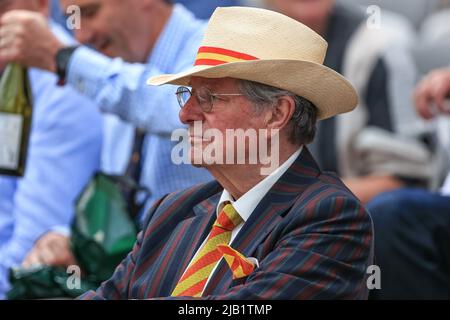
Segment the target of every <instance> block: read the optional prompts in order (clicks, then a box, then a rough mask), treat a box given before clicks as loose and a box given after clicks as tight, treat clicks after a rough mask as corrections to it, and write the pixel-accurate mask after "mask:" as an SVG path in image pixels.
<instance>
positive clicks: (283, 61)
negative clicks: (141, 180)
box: [148, 7, 358, 119]
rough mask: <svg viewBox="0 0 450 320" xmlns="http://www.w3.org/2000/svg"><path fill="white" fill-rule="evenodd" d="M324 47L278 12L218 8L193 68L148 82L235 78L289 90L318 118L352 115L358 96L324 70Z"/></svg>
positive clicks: (341, 79)
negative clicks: (307, 103) (315, 110)
mask: <svg viewBox="0 0 450 320" xmlns="http://www.w3.org/2000/svg"><path fill="white" fill-rule="evenodd" d="M326 51H327V42H326V41H325V40H324V39H323V38H322V37H320V36H319V35H318V34H317V33H315V32H314V31H313V30H311V29H310V28H308V27H306V26H305V25H303V24H302V23H300V22H298V21H296V20H293V19H291V18H289V17H287V16H285V15H282V14H280V13H277V12H273V11H269V10H265V9H257V8H245V7H228V8H217V9H216V10H215V11H214V14H213V15H212V17H211V19H210V21H209V24H208V26H207V29H206V33H205V36H204V38H203V41H202V44H201V47H200V49H199V51H198V54H197V58H196V60H195V64H194V66H193V67H192V68H191V69H189V70H187V71H185V72H181V73H178V74H166V75H160V76H155V77H152V78H150V79H149V80H148V84H150V85H162V84H175V85H189V80H190V77H191V76H196V77H204V78H225V77H230V78H237V79H244V80H251V81H256V82H259V83H263V84H267V85H271V86H273V87H277V88H280V89H284V90H288V91H290V92H292V93H295V94H297V95H299V96H302V97H304V98H306V99H308V100H310V101H311V102H312V103H314V104H315V105H316V107H317V108H318V110H319V114H318V118H319V119H325V118H328V117H331V116H333V115H336V114H339V113H344V112H348V111H351V110H353V109H354V108H355V107H356V105H357V104H358V96H357V94H356V92H355V89H354V88H353V86H352V85H351V84H350V83H349V82H348V81H347V80H346V79H345V78H344V77H343V76H341V75H340V74H339V73H337V72H335V71H333V70H331V69H330V68H328V67H325V66H323V61H324V59H325V54H326Z"/></svg>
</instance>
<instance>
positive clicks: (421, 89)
mask: <svg viewBox="0 0 450 320" xmlns="http://www.w3.org/2000/svg"><path fill="white" fill-rule="evenodd" d="M448 97H450V68H446V69H438V70H435V71H432V72H431V73H429V74H428V75H427V76H426V77H425V78H424V79H423V80H422V81H421V82H420V84H419V85H418V86H417V88H416V90H415V92H414V102H415V104H416V109H417V112H418V113H419V114H420V115H421V116H422V117H423V118H425V119H431V118H433V117H434V116H436V115H437V114H438V113H439V112H440V113H446V114H449V113H450V105H449V104H448V102H445V99H446V98H448ZM436 107H437V110H436Z"/></svg>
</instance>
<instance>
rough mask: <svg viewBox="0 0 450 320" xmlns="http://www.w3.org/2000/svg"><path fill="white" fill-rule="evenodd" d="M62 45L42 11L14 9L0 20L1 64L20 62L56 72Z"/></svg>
mask: <svg viewBox="0 0 450 320" xmlns="http://www.w3.org/2000/svg"><path fill="white" fill-rule="evenodd" d="M63 47H64V45H63V44H62V43H61V42H59V40H58V39H57V38H56V37H55V36H54V35H53V33H52V32H51V30H50V28H49V26H48V23H47V20H46V18H45V16H43V15H42V14H40V13H37V12H31V11H25V10H13V11H10V12H7V13H5V14H4V15H3V17H2V18H1V20H0V65H3V64H6V63H10V62H18V63H20V64H22V65H24V66H28V67H36V68H40V69H44V70H47V71H51V72H56V63H55V56H56V53H57V52H58V50H59V49H61V48H63Z"/></svg>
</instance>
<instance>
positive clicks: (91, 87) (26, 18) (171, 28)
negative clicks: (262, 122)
mask: <svg viewBox="0 0 450 320" xmlns="http://www.w3.org/2000/svg"><path fill="white" fill-rule="evenodd" d="M60 3H61V6H62V8H63V9H64V11H65V12H67V11H68V9H70V7H71V6H72V5H76V6H78V7H79V8H80V12H81V17H80V22H81V28H79V29H75V30H73V31H74V35H75V37H76V39H77V40H78V41H79V42H81V43H82V44H85V45H90V46H91V47H93V48H95V49H96V50H97V51H94V50H92V49H91V48H88V47H87V46H84V45H82V46H70V47H67V46H65V45H64V44H62V43H61V42H60V41H59V40H58V39H56V38H55V37H54V36H53V35H52V34H51V33H49V32H48V27H47V23H46V22H45V20H44V18H43V17H42V16H41V15H39V14H36V13H31V12H23V11H15V12H9V13H8V14H6V15H5V16H4V17H3V19H2V21H1V26H0V34H2V35H4V39H3V40H2V43H1V46H0V62H1V61H5V60H6V61H16V62H20V63H22V64H25V65H31V66H36V67H39V68H43V69H45V70H48V71H52V72H57V74H58V76H59V80H60V83H66V86H68V87H71V88H74V89H75V90H77V91H78V92H79V93H81V94H82V95H84V96H86V97H88V98H90V99H91V100H93V101H95V105H97V107H98V108H100V109H101V110H102V111H104V112H106V113H107V115H105V116H104V143H103V150H102V159H101V169H102V170H103V171H104V172H107V173H112V174H124V173H125V172H127V174H129V175H130V176H131V177H133V178H136V179H137V180H140V183H141V184H142V185H144V186H146V187H147V188H148V189H149V190H150V191H151V197H150V199H149V201H148V207H147V210H144V211H148V209H149V208H150V206H151V204H152V203H153V202H154V201H156V200H157V199H158V198H160V197H162V196H163V195H165V194H167V193H169V192H173V191H175V190H178V189H183V188H187V187H189V186H192V185H194V184H197V183H201V182H206V181H209V180H211V179H212V177H211V176H210V175H209V173H208V172H207V171H206V170H204V169H198V168H195V167H193V166H191V165H188V164H182V165H175V164H174V163H173V161H172V148H173V146H175V145H176V143H175V142H172V141H171V139H170V138H171V134H172V131H173V130H175V129H177V128H180V127H183V126H182V124H181V122H180V120H179V118H178V104H177V101H176V97H175V95H174V94H173V90H171V88H166V89H165V90H157V89H156V88H152V89H151V88H148V87H147V86H145V83H144V82H145V81H144V80H145V79H147V78H148V77H149V76H151V75H155V74H160V73H170V72H179V71H181V70H183V69H185V68H186V67H188V66H189V65H191V64H192V61H193V60H194V58H195V54H196V50H197V48H198V45H199V43H200V41H201V38H202V36H203V32H204V27H205V23H204V22H202V21H199V20H197V19H195V17H194V16H193V15H192V14H191V13H190V12H189V11H188V10H186V9H185V8H184V7H183V6H181V5H179V4H178V5H172V4H170V1H168V0H127V1H123V0H61V2H60ZM70 13H72V14H75V15H71V16H70V17H69V18H70V19H69V21H74V20H71V19H75V20H76V18H77V17H76V12H75V13H74V12H73V11H70V10H69V14H70ZM18 30H25V31H24V32H21V31H20V32H19V31H18ZM95 105H94V106H93V108H95ZM136 127H138V128H139V129H142V130H136ZM131 150H135V151H136V154H139V153H140V155H141V156H140V159H139V161H136V163H135V164H134V165H131V166H130V165H129V164H131V161H130V154H131ZM139 151H140V152H139ZM138 158H139V157H138ZM127 168H132V170H126V169H127ZM58 243H65V245H63V246H59V245H53V244H58ZM64 257H70V256H69V255H68V241H67V237H65V236H64V235H60V234H57V233H55V232H53V233H49V234H48V235H46V236H44V237H42V238H41V239H40V242H39V243H38V244H37V245H36V247H35V250H33V252H31V253H30V255H29V256H28V258H27V260H26V265H27V266H28V265H32V264H36V263H43V264H62V265H67V264H68V263H70V262H72V260H73V259H65V258H64ZM61 258H63V259H61Z"/></svg>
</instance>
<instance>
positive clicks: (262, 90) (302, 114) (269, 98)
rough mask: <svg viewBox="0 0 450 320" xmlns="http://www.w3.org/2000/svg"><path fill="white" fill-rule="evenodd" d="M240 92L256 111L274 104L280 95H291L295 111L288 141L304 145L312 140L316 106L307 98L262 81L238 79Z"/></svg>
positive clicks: (314, 131) (315, 121) (291, 120)
mask: <svg viewBox="0 0 450 320" xmlns="http://www.w3.org/2000/svg"><path fill="white" fill-rule="evenodd" d="M238 87H239V90H240V91H241V93H242V94H243V95H244V96H245V97H246V98H247V99H249V100H250V101H251V102H252V103H253V104H254V106H255V111H256V112H262V111H263V109H264V108H266V107H267V106H274V105H276V104H277V102H278V99H279V98H280V97H282V96H289V97H292V98H293V99H294V101H295V111H294V114H293V115H292V118H291V119H290V125H291V128H292V130H291V134H290V137H289V138H290V141H291V142H292V143H294V144H298V145H306V144H309V143H311V142H312V141H313V139H314V136H315V134H316V123H317V112H318V110H317V107H316V106H315V105H314V104H313V103H312V102H311V101H309V100H307V99H305V98H303V97H300V96H298V95H296V94H294V93H292V92H290V91H287V90H283V89H279V88H275V87H272V86H269V85H265V84H262V83H258V82H254V81H248V80H238Z"/></svg>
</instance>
